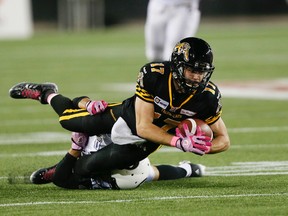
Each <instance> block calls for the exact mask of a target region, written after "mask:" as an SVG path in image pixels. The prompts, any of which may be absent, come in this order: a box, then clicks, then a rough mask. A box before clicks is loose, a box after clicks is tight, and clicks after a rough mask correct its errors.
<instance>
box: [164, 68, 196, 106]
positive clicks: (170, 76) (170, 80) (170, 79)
mask: <svg viewBox="0 0 288 216" xmlns="http://www.w3.org/2000/svg"><path fill="white" fill-rule="evenodd" d="M168 85H169V98H170V107H171V108H172V109H175V110H176V109H180V108H181V107H182V106H183V105H184V104H186V103H187V102H188V101H189V100H190V99H191V98H192V97H193V96H194V94H193V93H192V94H190V96H189V97H188V98H186V100H185V101H183V102H182V103H181V104H180V106H179V107H175V106H174V105H173V104H172V102H173V99H172V86H171V85H172V73H170V74H169V83H168Z"/></svg>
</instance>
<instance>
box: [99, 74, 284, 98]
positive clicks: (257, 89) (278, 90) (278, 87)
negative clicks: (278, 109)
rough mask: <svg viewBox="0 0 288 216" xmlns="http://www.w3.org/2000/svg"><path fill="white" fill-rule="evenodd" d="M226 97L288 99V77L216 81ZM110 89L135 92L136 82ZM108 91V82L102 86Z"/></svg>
mask: <svg viewBox="0 0 288 216" xmlns="http://www.w3.org/2000/svg"><path fill="white" fill-rule="evenodd" d="M216 84H217V85H218V87H219V89H220V91H221V93H222V96H223V97H224V98H247V99H259V100H267V99H268V100H288V79H279V80H277V79H276V80H269V81H266V80H259V81H230V82H216ZM108 85H109V86H110V87H109V91H112V92H132V93H133V92H134V91H135V83H109V84H108ZM101 89H103V91H107V83H105V84H103V85H102V86H101Z"/></svg>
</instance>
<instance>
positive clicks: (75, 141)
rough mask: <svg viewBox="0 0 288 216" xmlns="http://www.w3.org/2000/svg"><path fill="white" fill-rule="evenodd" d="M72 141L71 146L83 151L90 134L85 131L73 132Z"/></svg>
mask: <svg viewBox="0 0 288 216" xmlns="http://www.w3.org/2000/svg"><path fill="white" fill-rule="evenodd" d="M71 141H72V144H71V148H72V149H73V150H77V151H81V150H82V149H83V148H85V147H86V145H87V143H88V135H86V134H84V133H78V132H72V136H71Z"/></svg>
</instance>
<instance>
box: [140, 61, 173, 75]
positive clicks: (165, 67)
mask: <svg viewBox="0 0 288 216" xmlns="http://www.w3.org/2000/svg"><path fill="white" fill-rule="evenodd" d="M170 68H171V65H170V62H169V61H163V62H150V63H147V64H145V65H144V66H143V67H142V68H141V70H140V72H142V73H143V74H144V75H146V74H150V73H153V74H155V75H157V74H158V75H163V74H165V73H168V72H169V73H170Z"/></svg>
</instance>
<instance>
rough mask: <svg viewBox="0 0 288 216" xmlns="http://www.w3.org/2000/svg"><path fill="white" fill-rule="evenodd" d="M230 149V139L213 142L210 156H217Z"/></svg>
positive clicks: (223, 138)
mask: <svg viewBox="0 0 288 216" xmlns="http://www.w3.org/2000/svg"><path fill="white" fill-rule="evenodd" d="M229 148H230V139H229V137H222V138H221V140H219V139H218V140H217V141H216V142H213V141H212V148H211V150H210V152H209V154H215V153H220V152H224V151H227V150H228V149H229Z"/></svg>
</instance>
